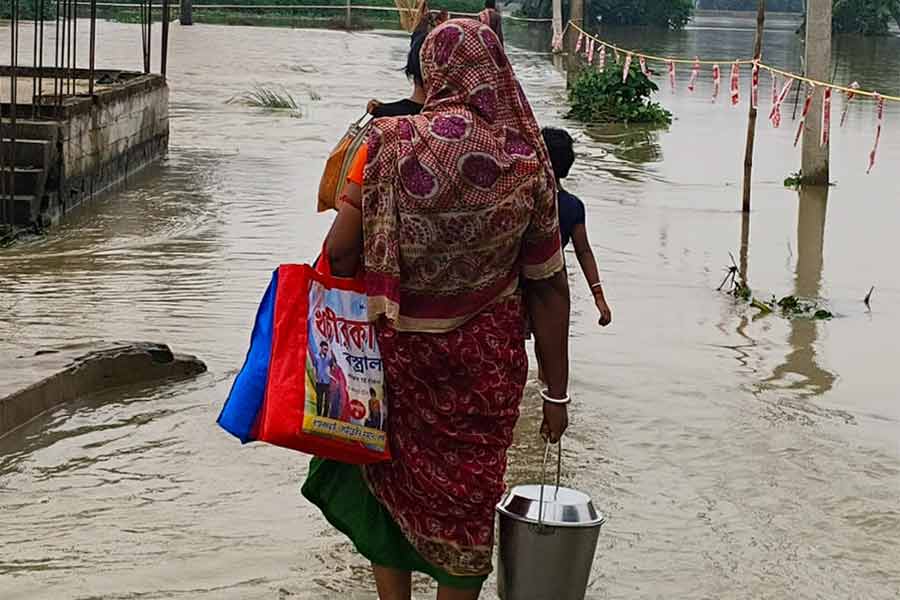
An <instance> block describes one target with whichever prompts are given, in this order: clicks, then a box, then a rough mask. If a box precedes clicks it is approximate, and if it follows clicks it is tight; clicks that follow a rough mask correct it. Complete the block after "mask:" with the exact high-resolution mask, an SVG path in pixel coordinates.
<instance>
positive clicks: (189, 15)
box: [178, 0, 194, 25]
mask: <svg viewBox="0 0 900 600" xmlns="http://www.w3.org/2000/svg"><path fill="white" fill-rule="evenodd" d="M178 21H179V22H180V23H181V24H182V25H193V24H194V1H193V0H181V16H180V17H179V18H178Z"/></svg>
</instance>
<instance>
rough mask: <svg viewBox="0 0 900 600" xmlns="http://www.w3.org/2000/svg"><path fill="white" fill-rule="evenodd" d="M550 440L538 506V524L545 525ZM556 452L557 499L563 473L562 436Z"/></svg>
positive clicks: (555, 492) (546, 448)
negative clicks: (545, 493)
mask: <svg viewBox="0 0 900 600" xmlns="http://www.w3.org/2000/svg"><path fill="white" fill-rule="evenodd" d="M550 446H552V444H551V443H550V440H547V446H546V447H545V448H544V467H543V469H542V475H541V495H540V506H539V507H538V526H541V527H542V526H543V525H544V488H545V487H546V486H547V459H548V458H550ZM557 450H558V451H557V454H556V489H554V490H553V499H554V500H556V498H557V495H558V494H559V479H560V475H561V474H562V438H560V439H559V442H558V444H557Z"/></svg>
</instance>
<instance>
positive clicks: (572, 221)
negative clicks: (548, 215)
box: [558, 188, 584, 248]
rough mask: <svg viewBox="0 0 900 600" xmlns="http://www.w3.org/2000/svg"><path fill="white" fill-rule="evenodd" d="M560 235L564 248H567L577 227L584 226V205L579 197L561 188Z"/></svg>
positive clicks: (559, 198)
mask: <svg viewBox="0 0 900 600" xmlns="http://www.w3.org/2000/svg"><path fill="white" fill-rule="evenodd" d="M558 202H559V234H560V238H561V240H562V247H563V248H565V247H566V246H568V245H569V242H570V241H572V232H573V231H574V230H575V226H576V225H584V203H583V202H582V201H581V200H579V199H578V196H575V195H573V194H570V193H569V192H567V191H566V190H564V189H562V188H559V193H558Z"/></svg>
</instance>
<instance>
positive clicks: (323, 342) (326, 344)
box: [319, 341, 328, 348]
mask: <svg viewBox="0 0 900 600" xmlns="http://www.w3.org/2000/svg"><path fill="white" fill-rule="evenodd" d="M327 347H328V342H325V341H322V342H319V348H327Z"/></svg>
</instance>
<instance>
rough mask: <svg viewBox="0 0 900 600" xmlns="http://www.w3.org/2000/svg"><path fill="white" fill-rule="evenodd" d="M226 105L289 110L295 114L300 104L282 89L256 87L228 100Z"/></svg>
mask: <svg viewBox="0 0 900 600" xmlns="http://www.w3.org/2000/svg"><path fill="white" fill-rule="evenodd" d="M228 103H229V104H243V105H244V106H253V107H256V108H268V109H270V110H290V111H293V112H296V113H299V112H300V110H301V106H300V104H299V103H298V102H297V101H296V100H295V99H294V97H293V96H291V94H290V92H288V91H287V90H285V89H284V88H281V89H280V90H279V89H274V88H270V87H266V86H263V85H257V86H255V87H254V88H253V89H252V90H250V91H248V92H244V93H243V94H238V95H237V96H234V97H233V98H231V99H229V100H228Z"/></svg>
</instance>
